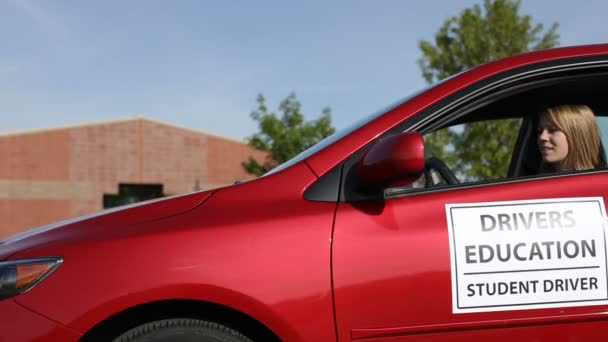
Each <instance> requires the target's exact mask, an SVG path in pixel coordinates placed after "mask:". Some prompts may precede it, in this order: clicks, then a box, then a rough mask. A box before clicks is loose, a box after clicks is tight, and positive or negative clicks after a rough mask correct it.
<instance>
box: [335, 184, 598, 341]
mask: <svg viewBox="0 0 608 342" xmlns="http://www.w3.org/2000/svg"><path fill="white" fill-rule="evenodd" d="M606 189H608V174H606V173H605V172H591V173H586V174H576V175H562V176H555V177H548V178H544V179H529V180H522V181H516V182H505V183H502V184H489V185H482V186H466V185H465V186H462V187H460V188H454V189H450V190H444V191H442V190H439V191H428V192H419V193H416V194H409V195H408V194H405V195H401V196H395V197H392V198H387V199H385V200H378V201H371V202H364V203H341V204H340V205H339V207H338V210H337V214H336V220H335V230H334V250H333V274H334V279H333V281H334V288H335V307H336V318H337V326H338V334H339V340H340V341H357V340H364V339H365V340H376V339H378V340H382V341H400V342H404V341H448V340H449V341H472V340H480V341H481V340H489V339H493V340H499V341H503V340H504V341H507V340H509V341H512V340H514V339H518V338H521V339H525V340H534V341H586V340H587V341H588V340H594V339H596V338H597V336H605V335H606V334H608V321H605V319H606V316H605V314H604V313H605V312H606V309H608V306H606V305H604V304H602V303H604V302H605V301H602V300H599V301H593V300H589V301H585V300H586V299H596V298H595V297H593V296H592V297H593V298H591V297H589V298H587V297H585V294H584V293H582V295H581V291H582V292H585V291H586V290H580V289H579V290H578V291H577V290H572V291H570V293H567V291H566V293H565V294H564V296H562V297H559V298H565V299H563V300H564V301H568V299H569V298H570V299H572V300H574V301H576V300H580V302H577V304H576V305H579V306H571V307H562V306H561V305H564V306H567V305H570V304H569V303H563V304H559V303H557V304H556V303H555V300H554V298H558V297H551V298H548V299H547V298H540V299H539V302H542V301H548V302H551V301H553V303H552V304H546V305H544V306H543V304H542V303H541V304H538V303H537V304H536V305H528V304H525V303H532V302H530V301H529V300H528V301H524V302H525V303H524V304H521V303H520V304H521V305H517V303H515V305H513V304H514V303H511V305H512V306H508V305H509V304H505V305H502V306H500V305H498V306H496V307H495V308H494V309H493V308H492V307H490V308H485V309H484V310H482V311H483V312H478V311H479V310H470V312H467V311H466V310H464V311H462V312H454V307H453V305H454V301H455V300H456V298H455V295H454V294H453V289H452V281H453V279H452V278H453V274H452V273H453V272H454V270H453V267H452V264H451V262H452V261H451V253H450V241H449V240H450V234H449V232H448V220H449V219H450V217H448V216H449V214H448V213H446V205H448V204H459V205H465V206H466V205H469V206H470V205H471V204H478V205H479V203H484V204H485V205H492V203H496V202H505V201H529V200H533V201H532V202H516V203H524V204H525V203H532V204H534V201H538V200H541V202H547V203H550V204H548V207H545V208H554V209H555V210H558V209H559V208H562V209H563V208H564V207H565V208H566V209H567V208H569V206H575V205H576V203H574V202H576V201H575V200H574V199H583V200H584V199H585V198H595V199H597V198H598V197H599V198H604V197H605V195H606V192H607V190H606ZM564 198H566V199H571V200H572V201H573V202H568V203H566V204H564V203H560V201H561V199H564ZM553 202H556V203H558V204H560V205H557V206H556V205H554V206H553V207H551V205H552V204H551V203H553ZM601 209H602V211H603V208H601ZM518 210H520V211H521V210H522V209H521V208H519V209H518ZM566 216H567V215H566ZM472 220H473V218H472ZM566 224H567V223H566V222H564V223H563V225H566ZM600 225H601V222H600ZM546 233H547V235H546V237H547V239H550V238H551V236H552V235H554V234H555V232H551V231H547V232H546ZM526 236H527V235H526V232H524V233H523V234H520V238H523V241H524V242H525V240H526ZM596 248H597V251H596V252H597V254H598V257H600V256H601V257H602V258H604V261H605V242H604V241H603V239H602V240H601V241H599V240H598V245H597V246H596ZM572 251H573V247H570V252H572ZM554 254H555V253H554ZM475 257H476V258H478V257H479V255H478V254H472V258H475ZM545 257H546V256H545ZM566 261H568V260H566V259H565V258H564V262H566ZM557 262H558V263H559V262H561V260H558V261H557ZM498 266H500V265H498ZM498 266H493V267H498ZM539 267H541V268H543V267H545V266H543V265H540V266H539ZM545 268H546V267H545ZM490 269H492V267H490ZM490 269H489V270H490ZM587 271H588V272H587ZM595 271H596V270H595V269H592V270H581V271H580V272H578V273H576V274H578V275H580V278H583V277H585V276H586V275H594V277H595V278H598V281H599V282H601V284H600V286H601V289H603V290H602V291H600V292H603V293H601V294H600V296H599V297H598V298H600V299H602V298H604V297H605V296H606V295H607V294H606V293H605V289H606V277H605V262H604V263H602V265H601V271H600V272H595ZM531 273H533V272H530V274H529V273H519V275H525V277H524V278H523V279H525V278H526V277H528V278H529V279H533V275H531ZM573 274H574V273H572V272H570V273H568V272H565V271H552V272H551V271H549V275H548V276H549V277H553V278H556V279H557V278H560V277H561V278H566V277H570V276H572V275H573ZM513 275H517V274H516V273H513ZM602 275H603V279H602ZM484 278H489V276H486V275H482V276H478V277H477V280H478V282H483V281H484ZM512 278H513V279H519V278H518V277H512ZM589 286H590V284H587V285H586V287H589ZM579 287H580V286H579ZM528 291H531V290H528ZM537 291H538V292H539V293H538V297H542V294H541V293H540V292H542V291H541V290H540V285H539V289H538V290H537ZM596 292H597V291H596ZM466 294H467V293H466V292H464V293H461V294H460V295H461V296H462V295H465V296H466ZM486 294H487V293H486ZM514 297H517V296H514ZM596 297H597V296H596ZM528 299H529V296H528ZM484 301H486V298H483V297H482V298H478V301H477V302H478V303H484ZM487 303H488V304H496V301H495V300H493V298H488V300H487ZM598 303H599V304H602V305H598ZM498 304H501V303H498ZM502 304H504V303H502ZM490 306H492V305H490ZM476 311H477V312H476Z"/></svg>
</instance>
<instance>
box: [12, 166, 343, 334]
mask: <svg viewBox="0 0 608 342" xmlns="http://www.w3.org/2000/svg"><path fill="white" fill-rule="evenodd" d="M314 180H316V177H315V176H314V175H313V174H312V172H311V171H310V169H309V168H308V167H307V166H306V165H305V164H303V163H300V164H298V165H295V166H293V167H292V168H290V169H289V172H286V173H279V174H277V175H273V176H269V177H265V178H262V179H258V180H256V181H252V182H246V183H242V184H238V185H235V186H231V187H228V188H224V189H221V190H218V191H217V192H216V193H214V194H213V195H211V197H210V198H209V199H207V201H206V202H205V204H204V205H202V206H199V207H196V208H194V209H192V210H190V211H188V212H186V213H182V214H181V215H176V216H169V217H165V218H162V219H156V220H154V221H145V222H142V223H138V224H133V225H130V226H128V227H122V226H121V227H120V229H124V230H125V231H124V232H123V234H120V235H112V236H111V237H108V238H97V239H90V240H79V241H77V242H76V241H74V242H72V241H68V242H66V243H65V245H62V246H60V248H59V246H57V245H53V244H48V245H47V246H42V247H40V248H38V249H37V250H36V251H35V252H34V251H31V252H30V253H28V251H25V252H22V253H19V254H18V255H16V256H15V258H27V257H31V256H33V255H39V254H41V253H42V254H49V255H51V254H56V253H57V251H59V250H61V251H62V256H63V258H64V262H63V264H62V265H61V267H60V268H59V269H58V270H57V271H56V272H55V273H54V274H52V275H51V276H50V277H49V279H47V280H45V281H44V282H43V283H42V284H40V285H39V286H38V287H37V288H36V291H31V292H28V293H26V294H23V295H21V296H19V297H18V298H17V301H18V302H19V303H20V304H22V305H24V306H26V307H28V308H31V309H32V310H35V311H37V312H41V313H44V314H45V315H48V316H51V317H54V319H56V320H57V321H58V322H60V323H61V324H65V325H66V326H69V327H71V328H72V329H74V330H76V331H79V332H82V333H84V332H86V331H88V330H89V329H91V328H92V327H93V326H94V325H95V324H96V323H98V322H99V321H101V320H103V319H105V318H106V317H110V316H111V315H113V314H115V313H117V312H121V311H123V310H125V309H127V308H129V307H133V306H136V305H139V304H144V303H149V302H154V301H161V300H171V299H193V300H199V301H204V302H209V303H217V304H221V305H224V306H227V307H230V308H232V309H235V310H238V311H240V312H243V313H245V314H247V315H250V316H251V317H255V318H256V319H258V320H259V321H261V322H263V323H264V324H265V325H266V326H268V327H269V328H270V329H271V330H273V331H276V332H277V333H278V334H279V335H280V336H284V338H285V340H289V341H312V340H317V341H322V340H335V337H334V329H333V314H332V312H333V311H332V300H331V299H332V298H331V278H330V265H329V262H330V258H329V252H330V242H331V239H330V238H331V224H332V218H333V214H334V211H335V203H319V202H305V203H302V201H301V196H302V194H301V189H304V188H306V186H307V185H308V184H310V183H311V182H313V181H314ZM295 216H297V217H298V220H293V217H295ZM102 224H103V223H100V225H102ZM82 225H83V227H73V228H72V229H78V228H82V229H88V228H86V227H85V225H84V222H83V223H82ZM100 225H95V227H98V226H99V227H100ZM140 231H145V234H139V233H138V232H140ZM83 249H85V250H87V251H89V252H88V253H87V254H86V255H82V250H83ZM294 263H297V264H298V267H297V268H295V269H294V267H293V265H294ZM100 270H103V272H102V271H100ZM160 275H162V276H160ZM82 282H85V283H86V288H87V290H86V291H77V290H76V289H77V288H78V287H77V286H76V285H82ZM69 285H72V286H74V288H70V286H69ZM66 287H67V288H66ZM55 293H69V301H70V302H71V303H73V304H70V305H68V306H66V305H59V304H60V303H61V302H62V301H64V300H67V299H68V298H67V297H64V298H57V297H56V296H53V294H55ZM92 294H95V295H92Z"/></svg>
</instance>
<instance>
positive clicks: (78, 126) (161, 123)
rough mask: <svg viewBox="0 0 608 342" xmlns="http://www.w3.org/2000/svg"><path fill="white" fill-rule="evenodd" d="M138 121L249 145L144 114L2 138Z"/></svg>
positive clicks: (50, 128) (21, 133)
mask: <svg viewBox="0 0 608 342" xmlns="http://www.w3.org/2000/svg"><path fill="white" fill-rule="evenodd" d="M138 120H140V121H147V122H152V123H156V124H160V125H164V126H169V127H173V128H177V129H182V130H186V131H190V132H194V133H199V134H204V135H208V136H211V137H215V138H219V139H224V140H230V141H234V142H238V143H247V142H246V141H245V140H239V139H236V138H231V137H226V136H222V135H219V134H215V133H211V132H207V131H205V130H200V129H194V128H190V127H185V126H180V125H177V124H173V123H168V122H164V121H160V120H156V119H152V118H149V117H147V116H145V115H143V114H138V115H135V116H132V117H128V118H120V119H110V120H100V121H91V122H84V123H79V124H67V125H59V126H53V127H45V128H33V129H23V130H15V131H7V132H1V131H0V137H5V136H15V135H25V134H36V133H44V132H49V131H59V130H67V129H72V128H81V127H90V126H99V125H108V124H115V123H125V122H130V121H138Z"/></svg>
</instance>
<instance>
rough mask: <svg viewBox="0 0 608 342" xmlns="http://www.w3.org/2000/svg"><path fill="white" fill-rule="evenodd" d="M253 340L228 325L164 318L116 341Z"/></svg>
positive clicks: (219, 341) (187, 341)
mask: <svg viewBox="0 0 608 342" xmlns="http://www.w3.org/2000/svg"><path fill="white" fill-rule="evenodd" d="M174 341H175V342H252V341H251V340H250V339H248V338H247V337H245V336H243V335H241V334H240V333H239V332H237V331H235V330H232V329H230V328H228V327H226V326H223V325H220V324H216V323H213V322H207V321H201V320H198V319H186V318H179V319H163V320H160V321H155V322H150V323H146V324H143V325H140V326H138V327H135V328H133V329H131V330H129V331H127V332H125V333H124V334H122V335H120V336H119V337H118V338H116V339H115V340H114V342H174Z"/></svg>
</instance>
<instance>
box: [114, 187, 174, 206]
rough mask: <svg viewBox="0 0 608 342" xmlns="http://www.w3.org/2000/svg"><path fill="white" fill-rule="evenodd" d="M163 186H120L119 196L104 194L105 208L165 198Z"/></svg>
mask: <svg viewBox="0 0 608 342" xmlns="http://www.w3.org/2000/svg"><path fill="white" fill-rule="evenodd" d="M164 196H165V195H164V194H163V185H162V184H129V183H120V184H118V194H104V195H103V207H104V209H105V208H112V207H117V206H120V205H125V204H131V203H136V202H141V201H147V200H151V199H154V198H159V197H164Z"/></svg>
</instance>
